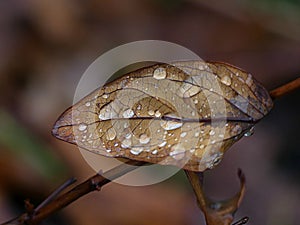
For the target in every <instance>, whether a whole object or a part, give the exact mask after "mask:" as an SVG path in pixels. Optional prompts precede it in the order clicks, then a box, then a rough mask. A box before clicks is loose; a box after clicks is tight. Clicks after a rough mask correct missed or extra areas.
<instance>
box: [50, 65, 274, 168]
mask: <svg viewBox="0 0 300 225" xmlns="http://www.w3.org/2000/svg"><path fill="white" fill-rule="evenodd" d="M271 108H272V100H271V98H270V96H269V94H268V92H267V90H265V89H264V88H263V87H262V86H261V85H260V84H259V83H258V82H257V81H256V80H255V79H254V78H253V77H252V76H251V75H250V74H248V73H246V72H245V71H242V70H241V69H238V68H236V67H233V66H231V65H228V64H224V63H216V62H211V63H206V62H201V61H187V62H177V63H173V64H172V65H168V64H157V65H154V66H150V67H146V68H142V69H139V70H136V71H134V72H132V73H129V74H126V75H124V76H122V77H120V78H118V79H116V80H115V81H113V82H111V83H108V84H106V85H105V86H103V87H101V88H99V89H97V90H95V91H94V92H92V93H91V94H89V95H88V96H87V97H85V98H83V99H82V100H80V101H79V102H78V103H77V104H75V105H74V106H72V107H71V108H69V109H68V110H66V111H65V112H64V113H63V114H62V115H61V116H60V118H59V119H58V120H57V122H56V123H55V125H54V128H53V131H52V133H53V135H54V136H55V137H57V138H59V139H61V140H64V141H67V142H70V143H73V144H76V145H78V146H80V147H81V148H84V149H86V150H89V151H92V152H95V153H97V154H100V155H103V156H107V157H122V158H129V159H133V160H138V161H145V162H150V163H158V164H162V165H175V166H178V167H182V168H184V169H186V170H191V171H204V170H206V169H208V168H213V167H214V166H215V165H217V164H218V163H219V162H220V160H221V158H222V157H223V154H224V152H225V151H226V150H227V149H228V148H229V147H230V146H231V145H232V144H234V143H235V142H236V141H237V140H239V139H240V138H241V137H243V135H249V134H250V133H251V129H252V128H253V126H254V124H255V123H256V122H258V121H259V120H260V119H261V118H263V117H264V116H265V115H266V114H267V113H268V112H269V111H270V109H271Z"/></svg>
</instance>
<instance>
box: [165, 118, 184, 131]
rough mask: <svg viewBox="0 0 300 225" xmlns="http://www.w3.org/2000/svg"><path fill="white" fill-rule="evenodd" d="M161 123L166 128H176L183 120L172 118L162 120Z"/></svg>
mask: <svg viewBox="0 0 300 225" xmlns="http://www.w3.org/2000/svg"><path fill="white" fill-rule="evenodd" d="M160 125H161V127H162V128H163V129H165V130H175V129H177V128H179V127H181V126H182V122H177V121H172V120H168V121H166V120H162V121H161V122H160Z"/></svg>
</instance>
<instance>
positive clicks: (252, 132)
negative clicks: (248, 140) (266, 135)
mask: <svg viewBox="0 0 300 225" xmlns="http://www.w3.org/2000/svg"><path fill="white" fill-rule="evenodd" d="M253 134H254V127H251V128H250V130H249V131H247V132H246V133H245V134H244V136H245V137H250V136H252V135H253Z"/></svg>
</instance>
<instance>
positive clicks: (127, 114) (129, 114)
mask: <svg viewBox="0 0 300 225" xmlns="http://www.w3.org/2000/svg"><path fill="white" fill-rule="evenodd" d="M133 116H134V112H133V110H132V109H126V110H125V111H124V112H123V117H124V118H131V117H133Z"/></svg>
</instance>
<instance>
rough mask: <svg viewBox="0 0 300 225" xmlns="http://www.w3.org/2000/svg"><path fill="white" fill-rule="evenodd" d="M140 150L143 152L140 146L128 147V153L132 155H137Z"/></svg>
mask: <svg viewBox="0 0 300 225" xmlns="http://www.w3.org/2000/svg"><path fill="white" fill-rule="evenodd" d="M141 152H143V148H140V147H134V148H132V149H130V153H131V154H133V155H139V154H140V153H141Z"/></svg>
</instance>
